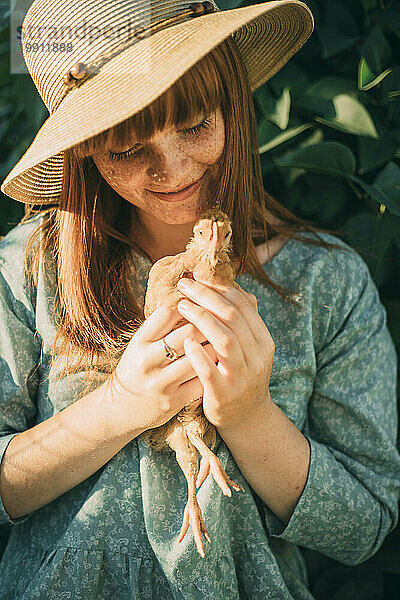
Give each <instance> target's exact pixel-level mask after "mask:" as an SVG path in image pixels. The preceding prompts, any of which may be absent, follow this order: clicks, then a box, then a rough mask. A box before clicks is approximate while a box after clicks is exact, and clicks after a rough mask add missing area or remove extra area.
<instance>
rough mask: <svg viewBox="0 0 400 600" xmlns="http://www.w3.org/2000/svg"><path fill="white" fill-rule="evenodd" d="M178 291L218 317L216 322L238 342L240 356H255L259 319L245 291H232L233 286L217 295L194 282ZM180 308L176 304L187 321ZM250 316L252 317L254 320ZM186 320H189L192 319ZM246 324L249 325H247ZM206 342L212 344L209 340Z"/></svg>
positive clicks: (258, 340) (258, 341) (205, 286)
mask: <svg viewBox="0 0 400 600" xmlns="http://www.w3.org/2000/svg"><path fill="white" fill-rule="evenodd" d="M236 285H237V284H236ZM178 287H179V289H180V291H181V288H180V282H178ZM237 287H238V288H239V287H240V286H238V285H237ZM240 290H241V288H240ZM182 291H183V292H184V293H185V295H186V296H187V297H188V298H189V299H190V300H191V301H192V302H195V303H196V304H198V305H199V306H202V307H203V308H205V309H207V311H209V312H211V313H212V314H214V315H215V316H216V317H218V319H219V320H220V321H222V322H223V323H224V324H225V325H226V326H227V327H229V328H230V329H231V331H233V333H234V334H235V336H236V338H237V340H238V342H239V345H240V347H241V350H242V355H243V356H245V355H246V353H250V354H253V355H254V353H257V354H258V353H259V349H258V348H257V344H258V343H261V336H260V334H259V333H258V330H259V329H260V324H261V323H260V321H261V322H262V320H261V317H260V316H259V315H258V311H257V310H255V307H254V303H253V302H251V301H250V299H249V297H248V295H247V292H245V291H244V290H241V291H239V290H238V289H235V287H230V288H227V289H226V290H225V291H224V292H220V291H217V290H216V289H215V288H213V287H210V286H207V285H205V284H202V283H199V282H197V281H193V282H191V284H189V287H188V288H187V290H186V289H185V290H182ZM181 306H182V304H181V302H179V303H178V311H179V312H181V314H182V315H183V316H184V317H185V318H188V317H187V315H186V314H185V313H183V312H182V311H181ZM254 315H256V317H255V316H254ZM188 320H189V321H192V319H188ZM192 322H193V321H192ZM250 323H253V324H252V325H251V326H250ZM262 323H263V322H262ZM195 324H196V326H198V323H197V322H195ZM199 329H200V327H199ZM264 329H265V324H264ZM200 330H201V331H202V333H205V332H204V330H202V329H200ZM208 339H209V340H210V342H212V340H211V339H210V338H208ZM212 343H213V342H212Z"/></svg>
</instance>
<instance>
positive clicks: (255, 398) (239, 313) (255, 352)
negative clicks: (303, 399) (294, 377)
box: [178, 278, 275, 429]
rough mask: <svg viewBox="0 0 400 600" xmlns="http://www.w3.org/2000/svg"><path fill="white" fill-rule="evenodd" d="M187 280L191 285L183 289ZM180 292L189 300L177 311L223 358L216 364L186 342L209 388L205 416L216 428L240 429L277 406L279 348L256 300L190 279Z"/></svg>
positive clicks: (196, 345)
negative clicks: (273, 394) (274, 373)
mask: <svg viewBox="0 0 400 600" xmlns="http://www.w3.org/2000/svg"><path fill="white" fill-rule="evenodd" d="M182 281H183V282H185V283H186V282H189V283H188V285H189V286H190V287H188V288H184V287H183V286H182ZM178 289H179V290H180V291H181V292H182V293H184V294H185V295H186V296H187V297H188V300H183V301H181V302H179V303H178V311H179V312H180V313H181V315H182V316H184V317H185V319H187V320H188V321H189V322H191V323H193V324H194V325H195V326H196V328H197V329H198V330H199V331H200V332H201V333H202V334H203V335H204V336H205V338H206V339H207V340H208V341H209V342H210V344H211V345H212V346H213V348H214V350H215V352H216V355H217V357H218V363H217V364H215V362H214V361H213V360H211V359H210V357H209V356H208V355H207V353H206V352H205V350H204V348H203V347H202V346H201V344H199V343H198V342H197V341H191V340H190V339H186V340H185V341H184V349H185V352H186V356H187V357H188V359H189V361H190V362H191V364H192V366H193V369H194V370H195V372H196V373H197V375H198V378H199V380H200V381H201V383H202V384H203V387H204V393H203V410H204V414H205V416H206V417H207V419H208V420H209V421H210V422H211V423H212V424H213V425H215V426H216V427H217V428H218V427H220V428H223V429H231V428H236V427H237V426H239V427H240V425H241V424H242V423H243V422H245V421H246V419H247V417H248V415H250V414H252V412H253V411H254V410H257V409H258V407H260V406H261V405H262V404H265V402H272V400H271V398H270V395H269V380H270V376H271V370H272V363H273V358H274V353H275V344H274V342H273V339H272V337H271V334H270V333H269V331H268V329H267V327H266V325H265V323H264V321H263V319H262V318H261V317H260V315H259V313H258V310H257V299H256V297H255V296H254V294H249V293H248V292H246V291H245V290H243V289H242V288H241V287H240V286H237V287H230V288H229V289H227V290H226V291H225V290H223V289H222V288H218V287H211V286H210V285H208V284H207V285H206V284H203V283H201V282H199V281H191V280H190V279H189V280H187V279H186V278H183V279H181V280H180V281H179V282H178ZM184 303H188V308H187V310H186V309H184Z"/></svg>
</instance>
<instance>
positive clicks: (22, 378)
mask: <svg viewBox="0 0 400 600" xmlns="http://www.w3.org/2000/svg"><path fill="white" fill-rule="evenodd" d="M4 262H5V261H4V257H3V255H2V253H1V248H0V323H1V329H0V463H1V461H2V459H3V455H4V452H5V450H6V448H7V446H8V444H9V443H10V441H11V440H12V438H13V437H14V436H15V435H17V434H18V433H20V432H21V431H25V430H26V429H29V428H30V427H32V426H33V425H34V424H35V417H36V413H37V409H36V395H37V386H38V377H37V366H38V364H39V361H40V352H41V342H40V339H39V336H38V334H37V332H36V330H35V326H34V323H35V318H34V314H33V309H32V307H31V305H30V301H29V299H28V296H27V294H26V290H25V289H24V285H23V284H21V283H20V282H19V281H18V278H17V276H16V275H15V274H13V275H11V273H10V265H9V264H7V268H6V267H5V265H4ZM7 262H8V263H9V261H7ZM19 268H20V265H18V267H17V268H16V271H18V270H19ZM0 473H1V470H0ZM31 514H32V513H29V514H27V515H24V516H22V517H20V518H18V519H11V518H10V517H9V515H8V514H7V512H6V510H5V508H4V505H3V502H2V499H1V497H0V524H3V523H6V524H11V525H17V524H19V523H23V522H24V521H26V520H27V519H28V518H29V517H30V516H31Z"/></svg>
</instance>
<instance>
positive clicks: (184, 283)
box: [178, 277, 193, 290]
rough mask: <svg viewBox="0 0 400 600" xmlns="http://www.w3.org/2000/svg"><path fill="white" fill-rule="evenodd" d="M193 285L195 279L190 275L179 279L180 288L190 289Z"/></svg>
mask: <svg viewBox="0 0 400 600" xmlns="http://www.w3.org/2000/svg"><path fill="white" fill-rule="evenodd" d="M191 287H193V281H192V280H191V279H189V278H188V277H182V279H180V280H179V281H178V289H181V290H188V289H190V288H191Z"/></svg>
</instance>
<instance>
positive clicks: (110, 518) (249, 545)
mask: <svg viewBox="0 0 400 600" xmlns="http://www.w3.org/2000/svg"><path fill="white" fill-rule="evenodd" d="M54 4H56V5H57V10H58V12H56V11H55V12H54V14H51V15H49V8H48V4H47V3H44V2H41V1H39V0H36V1H35V2H34V3H33V5H32V7H31V9H30V10H29V12H28V14H27V16H26V20H25V22H26V23H27V24H31V25H32V24H35V23H38V22H41V21H42V20H43V16H44V15H46V16H51V17H54V18H55V17H56V16H57V18H61V17H59V15H60V14H61V15H62V17H63V19H65V20H67V18H68V22H71V20H72V21H73V20H74V19H77V18H78V17H76V15H75V13H74V7H75V5H76V3H74V2H72V3H68V6H66V5H65V3H62V2H55V3H54ZM129 4H130V3H129ZM87 6H88V12H89V13H90V16H91V19H92V20H91V22H92V23H96V22H97V23H100V24H101V23H102V24H104V22H105V20H106V19H108V21H107V23H108V24H109V19H115V20H118V19H119V18H122V17H121V15H122V12H121V11H122V9H123V8H124V6H125V7H126V3H123V2H119V3H118V2H117V3H116V2H115V0H113V2H112V5H111V4H110V3H109V2H105V1H103V0H102V1H101V2H99V1H98V0H96V2H93V3H92V2H88V3H87ZM168 6H169V5H168ZM213 6H214V9H215V10H216V12H213V11H211V12H206V14H203V15H202V16H201V15H200V16H196V18H193V19H190V18H187V20H186V21H181V22H180V23H178V24H174V25H171V24H169V25H168V26H167V27H166V28H164V29H161V30H156V31H155V32H154V33H152V34H151V36H150V37H146V36H144V37H143V39H140V41H139V42H138V43H137V44H136V46H135V48H136V49H135V50H132V48H131V47H128V49H126V50H124V51H123V52H122V53H116V54H114V55H112V56H111V58H110V57H109V61H110V62H108V63H106V64H105V66H104V67H102V69H100V71H98V72H97V73H95V74H94V75H93V72H92V71H90V69H88V66H87V64H86V62H85V61H83V58H81V63H80V65H78V66H76V68H74V69H73V70H72V69H71V68H70V63H68V68H69V75H68V73H67V76H66V78H65V80H64V81H65V85H66V87H67V91H65V90H64V91H61V89H62V88H61V87H57V85H58V83H57V82H58V81H59V79H57V78H53V79H51V77H50V76H48V77H47V79H46V78H45V77H44V76H43V77H42V78H41V77H40V73H42V74H43V73H47V71H46V65H45V64H41V63H40V59H39V58H38V57H37V56H36V57H35V56H31V55H29V56H28V54H27V53H26V58H27V64H28V66H29V67H30V72H31V73H32V74H33V75H34V76H35V78H36V79H35V81H36V82H37V83H38V89H39V90H41V93H42V97H43V98H45V99H46V100H47V101H48V105H49V106H50V109H51V110H50V113H51V116H50V117H49V119H48V121H47V122H46V124H45V125H44V126H43V128H42V129H41V130H40V133H39V134H38V136H37V137H36V138H35V141H34V143H33V145H32V146H31V148H30V150H29V151H28V152H27V153H26V154H25V155H24V157H23V158H22V159H21V161H20V163H18V165H17V166H16V167H15V168H14V170H13V171H12V172H11V173H10V175H9V176H8V178H7V179H6V180H5V182H3V186H2V190H3V191H5V192H6V193H8V194H9V195H10V196H11V197H13V198H15V199H17V200H20V201H23V202H25V203H26V214H25V218H24V219H23V220H22V222H21V223H20V224H19V225H18V226H17V227H15V228H14V229H12V230H11V231H10V232H9V233H8V235H7V236H5V238H4V239H3V240H2V241H1V242H0V271H1V279H0V285H1V287H0V310H1V319H2V321H1V322H2V327H1V332H0V350H1V364H0V377H1V396H0V428H1V437H0V450H1V454H0V456H1V457H2V460H1V470H0V498H1V501H0V517H1V519H2V522H3V523H8V524H9V525H10V529H11V531H10V536H9V539H8V543H7V546H6V548H5V552H4V555H3V557H2V560H1V562H0V581H1V586H0V590H1V591H0V598H2V599H5V598H7V599H11V598H18V599H19V600H28V599H29V600H30V599H33V598H35V599H36V598H43V599H44V598H46V600H49V599H52V598H54V599H55V598H57V599H60V598H71V599H72V598H73V599H75V598H82V599H85V600H88V599H91V600H97V599H100V598H101V599H106V598H113V599H114V598H115V599H117V598H121V599H127V598H138V599H140V600H143V599H145V598H149V599H150V598H151V599H153V598H160V599H163V600H169V599H177V598H187V599H189V598H190V599H193V598H195V599H200V598H216V599H218V600H220V599H221V600H222V599H226V598H229V599H233V598H237V599H239V598H252V599H256V598H260V599H261V598H263V599H264V598H277V599H278V598H279V599H292V598H295V599H312V597H313V596H312V594H311V592H310V590H309V582H308V577H307V570H306V566H305V562H304V559H303V556H302V553H301V549H300V546H303V547H307V548H311V549H313V550H316V551H318V552H321V553H323V554H325V555H327V556H330V557H333V558H335V559H336V560H338V561H341V562H343V563H345V564H348V565H355V564H358V563H360V562H363V561H365V560H366V559H368V558H369V557H370V556H372V555H373V554H374V553H375V552H376V551H377V550H378V549H379V547H380V546H381V544H382V542H383V540H384V538H385V536H386V535H387V534H388V533H389V532H390V531H391V530H392V529H393V528H394V527H395V525H396V523H397V520H398V500H399V490H400V475H399V474H400V457H399V455H398V453H397V450H396V426H397V414H396V354H395V350H394V346H393V342H392V340H391V337H390V335H389V332H388V329H387V326H386V313H385V309H384V307H383V306H382V304H381V302H380V299H379V294H378V292H377V289H376V286H375V284H374V282H373V281H372V279H371V276H370V274H369V272H368V268H367V266H366V264H365V262H364V261H363V260H362V259H361V257H360V256H359V255H358V254H357V253H356V252H354V251H353V250H352V249H351V248H349V247H348V246H347V245H346V244H345V243H344V242H342V241H341V240H340V239H339V238H338V237H336V236H335V235H332V234H331V233H328V232H324V231H320V233H317V230H316V229H315V228H313V227H312V226H310V225H308V224H307V223H305V222H303V221H302V220H301V219H299V218H297V217H295V216H294V215H293V214H291V213H290V212H289V211H287V210H286V209H284V208H283V207H282V206H281V205H280V204H279V203H278V202H276V201H275V200H274V199H273V198H271V197H270V196H269V195H268V194H267V193H266V192H265V190H264V189H263V181H262V177H261V169H260V160H259V155H258V152H257V136H256V123H255V114H254V106H253V104H252V97H251V91H252V89H254V87H257V84H258V85H260V84H261V82H262V81H265V80H266V79H267V78H268V77H269V76H271V74H272V73H273V69H275V71H276V70H277V68H279V67H277V65H278V66H282V64H284V62H285V60H288V58H289V56H290V55H291V54H293V53H294V51H295V50H296V49H298V47H299V46H300V45H301V43H304V41H305V39H306V38H307V36H308V35H309V34H310V32H311V29H310V27H311V25H310V23H312V20H311V19H312V17H311V16H310V12H309V9H308V8H307V7H306V6H305V5H304V4H302V3H300V2H297V1H287V2H286V1H285V2H271V3H266V4H265V5H256V6H249V7H243V8H240V9H235V10H232V11H217V9H216V5H213ZM158 7H159V9H160V11H161V9H165V15H168V12H167V4H165V6H164V5H163V4H162V3H159V5H158ZM174 7H175V12H178V13H179V12H182V11H185V10H187V5H183V4H182V5H180V4H179V3H176V4H175V5H174ZM131 8H132V10H133V11H137V10H138V6H137V4H135V5H133V3H132V6H131ZM178 9H179V10H178ZM208 9H209V7H208ZM208 9H207V10H208ZM168 10H170V8H168ZM193 10H199V8H198V5H197V8H196V7H195V8H194V9H193ZM107 11H108V12H107ZM76 14H77V13H76ZM165 15H164V16H165ZM228 17H229V18H228ZM152 18H153V17H152ZM157 18H160V17H159V16H158V17H157ZM225 18H226V20H225ZM144 21H145V19H143V22H144ZM25 22H24V23H25ZM239 23H240V25H239ZM304 23H306V24H307V23H308V25H307V27H308V29H307V27H306V26H305V25H304ZM252 24H253V25H255V24H256V25H257V26H255V27H251V25H252ZM271 24H273V25H274V28H275V29H273V28H272V29H270V30H269V31H270V35H269V37H268V38H265V37H263V36H262V35H261V34H260V31H261V32H263V33H264V34H265V32H266V31H267V30H268V27H270V26H271ZM183 25H184V27H183ZM206 25H207V27H209V28H211V30H209V29H208V30H207V31H211V33H209V34H208V36H207V35H205V29H204V28H205V26H206ZM247 25H249V27H247ZM301 26H303V27H304V29H303V33H302V34H301V35H300V37H298V38H296V35H297V36H298V35H299V34H298V31H299V27H301ZM239 27H240V28H241V29H239ZM273 30H274V31H275V32H276V40H275V42H274V40H273V36H272V33H271V31H273ZM171 31H172V33H171ZM238 31H240V32H241V33H240V35H238V37H235V36H233V35H231V34H233V33H236V32H238ZM283 31H284V32H285V33H286V38H285V36H283V35H282V32H283ZM185 32H186V33H190V35H185ZM296 32H297V33H296ZM210 36H214V39H217V38H218V39H219V40H220V41H219V43H218V44H217V45H216V43H213V42H212V41H210V39H211V38H210ZM218 36H219V37H218ZM23 39H24V38H23ZM284 39H286V40H289V42H288V44H289V45H286V46H285V45H284V41H282V40H284ZM296 39H297V41H296ZM149 40H152V41H154V48H156V49H157V52H154V54H151V56H152V57H153V58H154V63H153V64H152V75H154V73H155V75H154V81H155V83H154V81H153V79H151V80H150V79H149V78H147V79H146V77H145V76H143V77H142V78H139V77H138V75H137V74H135V72H134V69H133V66H134V65H135V64H139V62H138V61H139V58H140V57H142V58H143V57H144V56H145V55H146V52H149V46H148V45H146V44H148V41H149ZM243 40H245V42H246V43H244V41H243ZM266 40H267V41H266ZM299 40H301V41H299ZM174 43H175V46H174ZM157 44H158V45H157ZM201 44H204V45H203V46H202V45H201ZM99 45H101V44H100V42H99ZM84 48H86V46H82V47H81V48H80V49H79V52H78V51H77V50H76V51H74V52H75V54H74V57H75V59H76V60H75V62H77V61H78V59H79V57H85V56H86V55H85V54H84V52H83V49H84ZM89 48H91V51H90V52H89ZM174 48H175V49H177V51H178V50H179V53H180V54H179V56H180V60H181V61H182V63H181V62H176V55H175V54H174V52H175V50H174ZM246 48H247V50H246ZM261 48H263V51H264V55H262V54H257V52H259V51H260V49H261ZM86 49H87V62H88V63H90V60H92V61H93V64H95V65H97V66H98V65H99V62H98V61H99V60H100V58H101V57H102V56H105V54H104V53H105V49H104V48H103V49H101V52H100V50H99V54H98V56H97V55H95V54H93V51H92V49H93V47H92V46H89V44H88V43H87V48H86ZM279 49H280V52H281V55H280V57H279V55H278V54H277V55H275V56H274V55H273V53H274V52H278V51H279ZM114 50H116V48H114ZM118 52H119V51H118ZM135 53H136V54H135ZM146 56H147V55H146ZM254 56H256V57H257V58H258V60H256V61H255V62H253V63H252V62H251V60H250V57H254ZM261 56H264V60H263V61H260V58H261ZM273 56H274V58H273V60H272V58H271V57H273ZM99 57H100V58H99ZM246 57H247V62H246V60H245V58H246ZM267 59H268V60H270V61H271V62H270V64H271V65H272V66H266V65H267V64H268V60H267ZM42 60H43V59H42ZM45 60H47V61H49V62H48V64H52V65H53V66H54V64H55V63H56V61H55V60H54V57H49V56H48V55H46V57H45ZM29 61H30V62H29ZM96 61H97V62H96ZM115 61H119V63H118V64H119V65H120V66H121V65H123V66H124V68H125V70H124V71H123V76H124V78H125V80H124V81H125V85H124V88H123V89H121V85H120V80H119V79H118V70H117V68H116V67H117V63H116V62H115ZM185 61H186V62H185ZM72 64H73V62H72V60H71V65H72ZM181 64H183V65H184V66H186V67H187V68H185V69H183V70H182V73H181V74H180V75H179V76H176V74H175V72H173V71H172V70H171V65H172V66H173V67H174V68H176V67H177V66H181ZM40 65H41V66H40ZM127 66H129V69H128V68H127ZM57 67H58V69H59V71H57V73H58V74H59V75H60V74H62V72H63V68H62V65H58V64H57ZM88 74H89V76H88ZM163 77H164V79H163ZM135 78H136V79H135ZM250 81H253V85H250ZM71 82H72V83H73V84H74V85H75V87H70V88H68V86H69V84H71ZM254 82H257V83H254ZM139 84H140V85H142V88H143V89H144V88H145V89H146V90H147V96H146V95H145V93H144V92H143V89H142V88H141V87H140V85H139ZM57 90H58V91H57ZM56 92H57V93H56ZM57 94H58V95H57ZM63 94H64V95H63ZM144 97H146V98H147V100H148V99H149V98H151V102H147V104H145V105H144V106H142V107H141V108H138V107H139V106H140V105H141V104H143V102H144V100H143V98H144ZM130 102H131V107H129V103H130ZM79 107H80V110H81V112H79V111H78V108H79ZM94 107H97V110H96V111H94V112H93V108H94ZM84 109H85V110H84ZM83 111H84V114H83ZM129 111H131V113H130V114H127V113H129ZM75 119H76V120H77V122H76V121H75ZM62 124H64V125H65V126H66V124H68V128H66V127H64V126H62ZM44 140H45V141H46V143H44ZM71 140H73V143H71ZM46 153H47V156H46ZM60 157H61V159H60ZM196 182H198V183H196ZM189 185H190V186H192V187H191V189H189V190H184V191H182V192H181V193H179V190H182V188H186V187H188V186H189ZM40 200H41V201H40ZM37 204H42V206H41V207H38V206H36V205H37ZM45 204H51V206H47V207H46V206H43V205H45ZM214 205H218V206H220V208H221V209H222V210H223V211H224V212H226V213H227V214H228V216H229V217H230V219H231V221H232V229H233V260H234V264H235V266H236V268H237V278H236V281H237V283H238V284H239V285H240V289H234V288H232V289H230V290H228V291H227V292H226V293H224V294H221V293H220V292H219V291H218V290H217V289H215V288H213V287H211V286H207V285H205V284H203V283H201V282H199V281H194V282H192V283H191V285H190V287H181V285H180V284H179V289H180V290H181V291H182V292H183V293H184V294H185V295H186V296H187V301H186V305H187V306H186V307H184V303H179V306H178V307H177V308H176V309H174V310H167V309H165V308H163V307H160V308H159V309H157V310H156V311H154V313H152V314H151V316H150V317H149V318H148V319H147V320H145V319H144V315H143V302H144V294H145V291H146V282H147V277H148V273H149V270H150V268H151V266H152V264H153V263H154V262H155V261H156V260H158V259H159V258H161V257H163V256H167V255H174V254H176V253H178V252H181V251H183V250H185V246H186V244H187V242H188V241H189V239H190V237H191V235H192V228H193V225H194V224H195V222H196V221H197V219H198V217H199V216H200V214H201V212H202V211H203V210H204V209H205V208H207V207H210V206H214ZM182 316H184V317H185V318H186V319H187V321H188V323H187V324H186V325H184V326H182V327H180V328H178V329H176V330H173V327H174V325H175V324H176V323H177V322H178V321H179V320H180V319H181V318H182ZM163 340H165V341H166V342H167V344H168V346H170V347H172V348H173V349H174V350H176V352H177V354H178V356H179V358H177V359H175V360H172V361H171V360H169V359H168V357H167V355H166V354H165V351H164V346H163ZM191 340H192V341H191ZM201 342H203V343H204V342H206V343H205V345H204V346H203V345H202V344H201ZM201 396H202V397H203V406H204V412H205V415H206V416H207V418H208V419H209V421H210V422H211V423H213V424H214V425H215V426H216V428H217V432H218V435H217V446H216V448H215V449H214V451H215V453H216V454H217V455H218V457H219V458H220V460H221V462H222V465H223V467H224V469H225V470H226V472H227V473H228V474H229V476H230V477H232V479H234V480H235V481H237V482H238V483H240V485H241V486H242V487H243V488H244V493H240V494H239V493H236V492H233V493H232V496H231V497H229V498H228V497H225V496H224V495H223V494H222V493H221V490H220V489H219V487H218V486H217V485H216V484H215V482H214V481H213V479H212V477H207V478H205V476H204V473H202V472H200V473H199V488H198V499H199V503H200V505H201V508H202V513H203V517H204V520H205V522H206V525H207V530H208V531H209V533H210V537H211V543H206V545H205V556H204V558H201V557H200V556H199V554H198V552H197V549H196V546H195V544H194V541H193V535H192V532H191V531H190V530H189V532H188V533H187V535H186V536H185V538H184V539H183V541H182V542H181V543H178V541H177V540H178V535H179V531H180V528H181V523H182V516H183V510H184V507H185V504H186V494H187V490H186V485H185V479H184V477H183V474H182V473H181V471H180V468H179V466H178V464H177V462H176V459H175V456H174V454H173V453H172V452H171V453H168V452H167V453H157V452H154V451H153V450H152V448H151V447H150V446H149V445H147V444H146V443H145V441H144V440H142V439H141V434H142V433H143V432H144V431H146V430H147V429H150V428H153V427H157V426H159V425H162V424H163V423H166V422H167V421H168V420H169V419H171V418H172V417H173V416H174V415H175V414H176V413H177V412H179V411H180V410H181V409H182V408H183V407H184V406H185V405H187V404H189V402H191V401H192V400H195V399H197V398H199V397H201ZM21 565H23V569H22V570H21Z"/></svg>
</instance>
